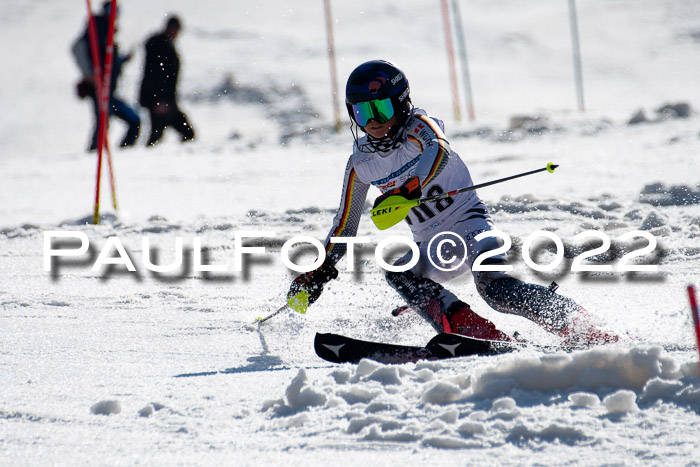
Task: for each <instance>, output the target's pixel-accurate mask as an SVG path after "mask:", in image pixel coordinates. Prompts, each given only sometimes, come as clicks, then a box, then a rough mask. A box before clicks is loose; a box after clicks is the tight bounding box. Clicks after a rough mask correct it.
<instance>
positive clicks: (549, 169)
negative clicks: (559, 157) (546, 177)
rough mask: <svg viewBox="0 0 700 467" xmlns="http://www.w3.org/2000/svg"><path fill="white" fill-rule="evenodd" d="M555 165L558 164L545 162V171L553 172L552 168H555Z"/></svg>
mask: <svg viewBox="0 0 700 467" xmlns="http://www.w3.org/2000/svg"><path fill="white" fill-rule="evenodd" d="M557 167H559V165H558V164H555V163H554V162H550V163H549V164H547V172H549V173H554V169H556V168H557Z"/></svg>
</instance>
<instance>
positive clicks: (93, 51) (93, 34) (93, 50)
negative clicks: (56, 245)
mask: <svg viewBox="0 0 700 467" xmlns="http://www.w3.org/2000/svg"><path fill="white" fill-rule="evenodd" d="M85 3H86V5H87V12H88V42H89V43H90V55H91V57H92V70H93V75H94V76H93V81H94V85H95V99H96V101H97V102H96V104H97V115H98V117H97V125H98V127H97V128H98V134H97V180H96V182H95V184H96V189H95V208H94V213H93V217H92V223H93V224H97V223H98V222H99V221H100V178H101V175H102V137H101V135H100V134H99V128H100V127H99V122H100V120H101V119H102V98H101V96H102V60H100V49H99V40H98V38H97V26H95V16H94V15H93V13H92V5H91V4H90V0H85Z"/></svg>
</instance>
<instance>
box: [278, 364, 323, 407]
mask: <svg viewBox="0 0 700 467" xmlns="http://www.w3.org/2000/svg"><path fill="white" fill-rule="evenodd" d="M306 379H307V377H306V370H304V369H303V368H302V369H300V370H299V373H298V374H297V375H296V377H294V379H293V380H292V383H291V384H290V385H289V387H288V388H287V392H286V394H285V395H286V397H287V402H288V403H289V406H290V407H292V408H295V409H305V408H308V407H316V406H319V405H323V404H325V403H326V400H327V398H326V395H325V394H323V393H321V392H316V391H315V390H314V389H312V388H308V387H307V388H305V389H303V390H302V388H303V386H304V384H306Z"/></svg>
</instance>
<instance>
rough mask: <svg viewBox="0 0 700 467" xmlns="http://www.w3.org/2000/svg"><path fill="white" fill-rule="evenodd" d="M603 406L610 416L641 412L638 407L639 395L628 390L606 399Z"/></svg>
mask: <svg viewBox="0 0 700 467" xmlns="http://www.w3.org/2000/svg"><path fill="white" fill-rule="evenodd" d="M603 404H604V405H605V408H606V409H607V410H608V413H609V414H622V413H629V412H636V411H638V410H639V407H637V395H636V394H635V393H634V392H633V391H628V390H626V389H622V390H620V391H617V392H616V393H614V394H610V395H609V396H607V397H605V398H604V399H603Z"/></svg>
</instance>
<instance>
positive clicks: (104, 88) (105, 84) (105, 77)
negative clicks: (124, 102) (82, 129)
mask: <svg viewBox="0 0 700 467" xmlns="http://www.w3.org/2000/svg"><path fill="white" fill-rule="evenodd" d="M88 5H89V2H88ZM90 13H91V14H92V10H91V11H90ZM116 18H117V0H112V1H111V4H110V11H109V28H108V30H107V48H106V50H105V69H104V72H103V73H102V76H101V79H102V83H101V86H100V92H99V94H98V95H97V97H98V99H99V100H98V102H99V106H98V108H99V110H100V119H99V127H98V132H97V181H96V188H95V211H94V214H93V217H92V221H93V224H98V223H99V222H100V179H101V175H102V149H103V147H104V142H105V139H106V138H105V136H106V132H107V114H108V108H107V107H108V105H109V94H110V82H111V80H112V61H113V58H114V23H115V21H116ZM93 25H94V20H93ZM95 39H97V33H96V32H95ZM95 43H96V44H97V41H95ZM96 90H97V88H96ZM110 165H111V164H110Z"/></svg>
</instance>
